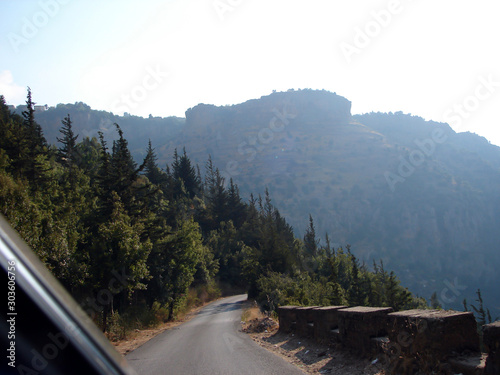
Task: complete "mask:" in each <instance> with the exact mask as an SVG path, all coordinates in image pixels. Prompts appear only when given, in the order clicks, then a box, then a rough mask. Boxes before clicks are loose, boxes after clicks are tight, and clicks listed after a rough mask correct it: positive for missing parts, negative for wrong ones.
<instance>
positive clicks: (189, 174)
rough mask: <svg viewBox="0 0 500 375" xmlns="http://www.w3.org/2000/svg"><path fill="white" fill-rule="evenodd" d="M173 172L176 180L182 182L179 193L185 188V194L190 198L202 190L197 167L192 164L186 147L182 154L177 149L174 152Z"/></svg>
mask: <svg viewBox="0 0 500 375" xmlns="http://www.w3.org/2000/svg"><path fill="white" fill-rule="evenodd" d="M172 174H173V177H174V179H175V180H176V181H178V182H180V183H181V184H180V185H179V189H178V192H177V193H178V194H182V192H183V189H181V186H182V187H183V188H184V191H185V194H186V195H187V196H188V197H189V198H193V197H194V196H195V195H196V194H198V193H199V192H200V191H201V188H200V181H198V177H197V174H196V169H195V168H194V167H193V165H192V164H191V160H190V159H189V157H188V156H187V153H186V149H185V148H184V149H183V153H182V155H181V156H179V155H178V154H177V149H176V150H175V152H174V162H173V164H172Z"/></svg>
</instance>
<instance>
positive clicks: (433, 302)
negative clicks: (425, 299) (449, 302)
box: [431, 292, 443, 309]
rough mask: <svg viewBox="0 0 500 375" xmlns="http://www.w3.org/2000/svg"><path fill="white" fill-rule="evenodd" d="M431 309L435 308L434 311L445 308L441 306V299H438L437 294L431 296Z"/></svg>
mask: <svg viewBox="0 0 500 375" xmlns="http://www.w3.org/2000/svg"><path fill="white" fill-rule="evenodd" d="M431 308H433V309H442V308H443V307H442V306H441V303H439V299H438V297H437V293H436V292H434V293H432V296H431Z"/></svg>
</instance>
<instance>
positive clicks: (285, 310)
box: [278, 306, 299, 333]
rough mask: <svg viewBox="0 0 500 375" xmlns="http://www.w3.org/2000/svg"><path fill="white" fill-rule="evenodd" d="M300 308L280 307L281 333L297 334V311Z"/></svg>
mask: <svg viewBox="0 0 500 375" xmlns="http://www.w3.org/2000/svg"><path fill="white" fill-rule="evenodd" d="M298 307H299V306H281V307H278V319H279V323H280V327H279V331H280V332H283V333H291V332H295V330H296V326H297V313H296V309H297V308H298Z"/></svg>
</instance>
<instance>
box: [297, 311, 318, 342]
mask: <svg viewBox="0 0 500 375" xmlns="http://www.w3.org/2000/svg"><path fill="white" fill-rule="evenodd" d="M317 307H318V306H306V307H297V309H296V310H295V312H296V314H297V335H299V336H302V337H313V336H314V309H315V308H317Z"/></svg>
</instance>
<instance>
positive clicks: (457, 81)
mask: <svg viewBox="0 0 500 375" xmlns="http://www.w3.org/2000/svg"><path fill="white" fill-rule="evenodd" d="M498 14H500V3H498V1H496V0H480V1H476V2H470V1H463V0H458V1H457V0H440V1H430V0H413V1H410V0H400V1H398V0H385V1H359V0H358V1H347V0H341V1H332V0H322V1H319V0H310V1H296V0H286V1H285V0H272V1H269V0H268V1H264V0H251V1H250V0H246V1H245V0H203V1H202V0H190V1H180V0H173V1H153V0H148V1H142V2H139V1H128V0H120V1H78V0H72V1H68V0H64V1H63V0H40V1H27V0H23V1H18V0H7V1H6V0H3V1H2V2H1V3H0V31H1V35H2V37H1V39H0V56H1V58H0V94H3V95H4V96H5V98H6V101H7V103H8V104H15V105H18V104H22V103H24V101H25V97H26V87H27V86H30V87H31V89H32V91H33V99H34V101H35V102H37V103H38V104H48V105H49V106H53V105H56V104H58V103H74V102H79V101H82V102H84V103H87V104H88V105H90V106H91V107H92V108H93V109H99V110H106V111H111V112H113V113H115V114H123V113H124V112H128V113H131V114H134V115H140V116H148V115H149V114H152V115H153V116H172V115H174V116H182V117H183V116H184V113H185V111H186V110H187V109H188V108H190V107H193V106H195V105H196V104H198V103H207V104H216V105H230V104H237V103H240V102H243V101H246V100H248V99H253V98H258V97H260V96H263V95H268V94H270V93H271V92H272V91H273V90H277V91H286V90H288V89H292V88H293V89H305V88H311V89H325V90H328V91H332V92H336V93H337V94H339V95H342V96H344V97H346V98H347V99H349V100H350V101H351V102H352V113H353V114H356V113H365V112H371V111H383V112H389V111H392V112H396V111H403V112H405V113H411V114H413V115H418V116H421V117H424V118H425V119H427V120H434V121H440V122H448V123H449V124H450V125H451V126H452V127H453V128H454V130H456V131H460V132H462V131H470V132H473V133H477V134H479V135H481V136H484V137H486V138H487V139H488V140H489V141H490V142H492V143H494V144H496V145H500V112H499V109H500V106H499V102H500V49H499V48H498V37H499V36H500V23H499V22H498Z"/></svg>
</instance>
